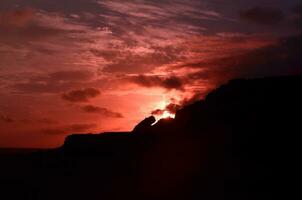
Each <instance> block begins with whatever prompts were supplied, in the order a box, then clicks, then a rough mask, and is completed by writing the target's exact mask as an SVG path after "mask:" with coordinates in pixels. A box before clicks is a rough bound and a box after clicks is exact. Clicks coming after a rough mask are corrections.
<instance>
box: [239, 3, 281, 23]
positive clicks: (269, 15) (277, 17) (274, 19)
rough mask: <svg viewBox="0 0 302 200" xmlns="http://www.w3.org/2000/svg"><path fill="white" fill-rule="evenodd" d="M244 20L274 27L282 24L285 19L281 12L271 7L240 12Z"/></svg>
mask: <svg viewBox="0 0 302 200" xmlns="http://www.w3.org/2000/svg"><path fill="white" fill-rule="evenodd" d="M239 15H240V17H241V18H242V19H244V20H247V21H250V22H254V23H257V24H261V25H273V24H277V23H279V22H281V21H282V20H283V19H284V18H285V17H284V14H283V12H282V11H281V10H279V9H276V8H271V7H260V6H257V7H253V8H250V9H248V10H244V11H240V12H239Z"/></svg>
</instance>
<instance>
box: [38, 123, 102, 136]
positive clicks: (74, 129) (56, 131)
mask: <svg viewBox="0 0 302 200" xmlns="http://www.w3.org/2000/svg"><path fill="white" fill-rule="evenodd" d="M95 127H97V125H96V124H73V125H68V126H64V127H56V128H48V129H43V130H42V133H44V134H47V135H66V134H71V133H81V132H84V131H89V130H91V129H93V128H95Z"/></svg>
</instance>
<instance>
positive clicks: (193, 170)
mask: <svg viewBox="0 0 302 200" xmlns="http://www.w3.org/2000/svg"><path fill="white" fill-rule="evenodd" d="M301 86H302V77H301V76H290V77H276V78H262V79H252V80H243V79H242V80H232V81H230V82H229V83H228V84H226V85H223V86H221V87H219V88H218V89H216V90H214V91H212V92H211V93H210V94H209V95H208V96H207V97H206V98H205V99H204V100H203V101H199V102H196V103H194V104H191V105H188V106H185V107H184V108H182V109H180V110H179V111H178V112H177V114H176V117H175V119H162V120H160V121H159V122H158V123H157V124H155V125H153V126H151V124H152V123H153V122H154V119H153V117H150V118H147V119H145V120H143V121H142V122H141V123H140V124H139V125H138V126H137V127H136V128H135V129H134V130H133V131H132V132H129V133H104V134H99V135H90V134H83V135H71V136H68V137H67V138H66V140H65V143H64V145H62V147H60V148H58V149H53V150H35V151H34V152H32V151H31V150H30V151H28V152H26V151H25V150H22V151H20V152H18V151H12V150H11V151H9V150H1V151H0V191H1V192H0V199H12V200H15V199H16V200H17V199H18V200H22V199H32V200H36V199H39V200H48V199H49V200H61V199H66V200H67V199H71V200H73V199H87V200H93V199H105V200H107V199H109V200H111V199H133V200H135V199H147V200H148V199H149V200H153V199H165V200H167V199H182V200H187V199H192V200H195V199H205V200H210V199H211V200H222V199H230V200H245V199H253V200H254V199H257V200H258V199H263V200H268V199H275V198H277V197H278V196H280V195H282V194H284V193H285V194H289V193H293V191H292V190H293V188H291V190H288V189H287V188H288V187H289V186H290V183H291V182H290V181H289V180H291V178H292V177H293V176H296V175H297V172H298V170H297V169H296V168H297V167H296V166H297V165H296V164H297V163H298V161H299V159H300V144H299V141H300V140H299V138H300V137H299V135H300V134H301V122H300V119H301V117H300V116H301V102H302V99H301V96H302V95H301ZM290 187H291V186H290ZM280 188H281V189H280Z"/></svg>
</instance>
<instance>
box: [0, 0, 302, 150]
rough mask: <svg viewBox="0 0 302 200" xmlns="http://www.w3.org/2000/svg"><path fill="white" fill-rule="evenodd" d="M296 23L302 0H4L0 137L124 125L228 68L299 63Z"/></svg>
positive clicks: (289, 69) (199, 92)
mask: <svg viewBox="0 0 302 200" xmlns="http://www.w3.org/2000/svg"><path fill="white" fill-rule="evenodd" d="M300 25H302V4H301V2H300V0H292V1H286V2H285V1H283V0H275V1H266V0H255V1H252V2H247V1H243V0H234V1H231V2H229V1H228V2H226V1H222V0H204V1H201V0H200V1H199V0H188V1H180V0H163V1H157V0H149V1H147V0H140V1H138V0H126V1H121V0H120V1H119V0H114V1H107V0H103V1H101V0H99V1H97V0H40V1H37V0H27V1H22V0H1V3H0V130H1V132H0V147H43V148H46V147H56V146H59V145H61V144H62V143H63V141H64V138H65V137H66V135H68V134H70V133H83V132H84V133H86V132H92V133H98V132H103V131H122V130H123V131H128V130H131V129H132V128H133V127H134V126H135V125H136V124H137V123H138V122H139V121H140V120H142V119H143V118H144V117H147V116H149V115H150V114H151V113H153V114H156V113H157V114H160V113H163V110H165V109H166V110H169V111H170V112H173V111H174V110H175V109H177V108H179V106H180V105H182V104H184V102H188V101H190V100H191V99H201V98H203V97H204V95H205V94H206V93H207V92H208V91H209V90H210V89H212V88H215V87H216V86H218V85H220V84H222V83H224V82H226V81H227V80H229V79H231V78H249V77H262V76H273V75H286V74H296V73H301V58H300V56H299V52H301V51H300V50H301V49H302V48H301V46H302V44H301V43H302V42H301V36H300V34H301V28H300V27H301V26H300ZM165 107H167V108H165ZM157 117H160V115H158V116H157Z"/></svg>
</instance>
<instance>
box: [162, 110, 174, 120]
mask: <svg viewBox="0 0 302 200" xmlns="http://www.w3.org/2000/svg"><path fill="white" fill-rule="evenodd" d="M160 118H164V119H167V118H175V114H172V113H170V112H168V111H164V113H163V114H162V115H161V117H160Z"/></svg>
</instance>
